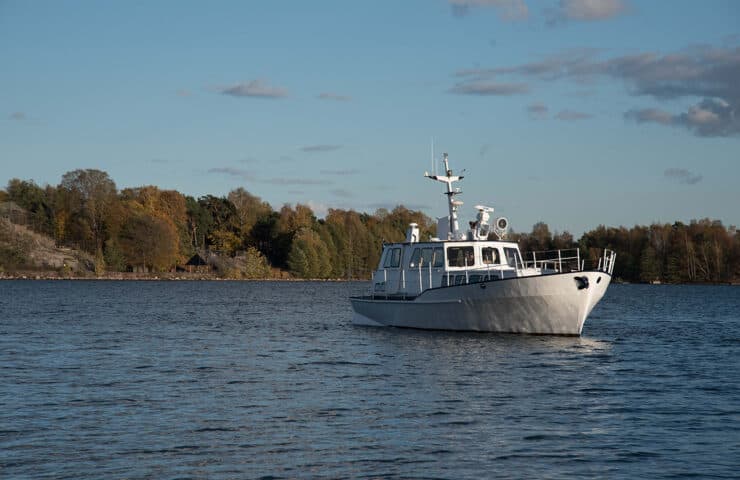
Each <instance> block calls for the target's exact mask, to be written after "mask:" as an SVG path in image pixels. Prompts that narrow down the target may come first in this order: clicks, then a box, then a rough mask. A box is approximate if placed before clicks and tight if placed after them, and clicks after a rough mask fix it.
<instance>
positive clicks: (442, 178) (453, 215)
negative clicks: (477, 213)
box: [424, 153, 465, 238]
mask: <svg viewBox="0 0 740 480" xmlns="http://www.w3.org/2000/svg"><path fill="white" fill-rule="evenodd" d="M443 155H444V160H443V161H444V164H445V174H444V175H429V172H424V176H425V177H427V178H431V179H432V180H436V181H438V182H442V183H444V184H445V185H446V186H447V189H446V190H447V191H446V192H444V194H445V195H447V207H448V208H449V211H450V216H449V218H448V219H449V221H450V237H451V238H457V237H458V232H459V230H460V227H459V225H458V222H457V207H459V206H460V205H462V204H463V202H462V201H460V200H455V195H459V194H461V193H462V190H460V188H457V187H456V188H453V187H452V184H453V183H455V182H459V181H460V180H462V179H463V178H465V177H463V176H462V175H453V174H452V170H451V169H450V163H449V160H448V158H447V154H446V153H445V154H443Z"/></svg>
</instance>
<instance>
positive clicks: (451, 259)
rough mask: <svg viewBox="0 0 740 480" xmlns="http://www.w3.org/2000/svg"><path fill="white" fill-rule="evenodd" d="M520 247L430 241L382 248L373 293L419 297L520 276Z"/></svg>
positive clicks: (495, 242) (511, 244)
mask: <svg viewBox="0 0 740 480" xmlns="http://www.w3.org/2000/svg"><path fill="white" fill-rule="evenodd" d="M523 266H524V264H523V262H522V258H521V254H520V253H519V247H518V245H517V244H516V243H513V242H503V241H494V240H491V241H454V242H450V241H430V242H404V243H390V244H386V245H384V246H383V254H382V256H381V258H380V263H379V264H378V269H377V270H376V271H375V273H374V275H373V284H374V288H373V290H374V292H375V293H376V294H381V295H383V294H385V295H402V296H403V295H417V294H419V293H421V292H422V291H424V290H426V289H429V288H436V287H446V286H452V285H462V284H466V283H476V282H480V281H484V280H492V279H503V278H509V277H515V276H518V274H517V270H521V269H522V268H523Z"/></svg>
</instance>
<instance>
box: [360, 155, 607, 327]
mask: <svg viewBox="0 0 740 480" xmlns="http://www.w3.org/2000/svg"><path fill="white" fill-rule="evenodd" d="M443 162H444V170H445V171H444V175H430V174H429V173H425V177H427V178H430V179H432V180H436V181H439V182H442V183H444V184H445V185H446V189H445V192H444V193H445V194H446V195H447V200H448V207H449V214H448V216H446V217H442V218H440V219H439V220H438V223H437V237H436V238H432V239H430V240H429V241H420V240H419V227H418V225H416V224H414V223H412V224H410V225H409V228H408V230H407V234H406V240H405V241H404V242H401V243H386V244H384V245H383V253H382V255H381V258H380V263H379V265H378V268H377V270H375V271H374V272H373V275H372V286H371V289H372V291H371V292H370V294H369V295H366V296H360V297H351V298H350V301H351V303H352V308H353V309H354V316H353V323H354V324H357V325H368V326H394V327H408V328H421V329H434V330H460V331H481V332H509V333H528V334H554V335H580V334H581V331H582V329H583V324H584V322H585V321H586V318H587V317H588V315H589V314H590V313H591V310H593V308H594V306H595V305H596V304H597V303H598V302H599V300H601V298H602V297H603V296H604V293H605V292H606V289H607V287H608V286H609V283H610V282H611V278H612V271H613V269H614V262H615V260H616V254H615V252H614V251H612V250H603V251H602V252H599V258H598V260H597V261H595V262H593V263H594V264H593V265H588V266H587V265H586V263H587V260H586V259H585V258H581V253H580V250H579V249H577V248H576V249H570V250H554V251H549V252H532V253H529V254H528V255H527V256H526V259H525V258H523V257H522V255H521V253H520V251H519V246H518V244H517V243H515V242H511V241H506V233H507V229H508V220H507V219H506V218H505V217H499V218H497V219H495V221H494V222H493V224H492V225H491V224H489V220H491V215H492V213H493V211H494V209H493V208H491V207H487V206H483V205H476V207H475V208H476V210H477V216H476V219H475V221H472V222H470V229H469V230H467V231H461V230H460V228H459V224H458V209H459V207H460V206H462V204H463V202H461V201H460V200H457V199H456V198H455V197H456V196H457V195H459V194H460V193H462V192H461V190H460V189H459V188H456V187H453V184H454V183H456V182H458V181H460V180H462V179H463V177H462V176H458V175H454V174H453V172H452V170H451V169H450V167H449V160H448V157H447V154H444V160H443ZM494 236H495V237H496V238H497V240H489V237H494Z"/></svg>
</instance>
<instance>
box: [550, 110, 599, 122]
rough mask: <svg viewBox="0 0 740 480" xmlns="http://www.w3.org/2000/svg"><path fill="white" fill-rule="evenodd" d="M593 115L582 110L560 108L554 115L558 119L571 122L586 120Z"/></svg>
mask: <svg viewBox="0 0 740 480" xmlns="http://www.w3.org/2000/svg"><path fill="white" fill-rule="evenodd" d="M592 116H593V115H590V114H588V113H583V112H576V111H575V110H561V111H559V112H558V114H557V115H555V118H557V119H558V120H564V121H566V122H573V121H576V120H586V119H587V118H591V117H592Z"/></svg>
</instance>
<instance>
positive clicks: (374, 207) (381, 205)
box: [366, 202, 431, 211]
mask: <svg viewBox="0 0 740 480" xmlns="http://www.w3.org/2000/svg"><path fill="white" fill-rule="evenodd" d="M399 206H401V205H400V204H398V203H387V202H380V203H369V204H367V205H366V207H367V208H368V209H370V210H377V209H379V208H385V209H386V210H388V211H391V210H393V209H394V208H396V207H399ZM403 206H404V207H406V208H408V209H409V210H429V209H430V208H431V207H430V206H429V205H426V204H423V203H406V202H404V203H403Z"/></svg>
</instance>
